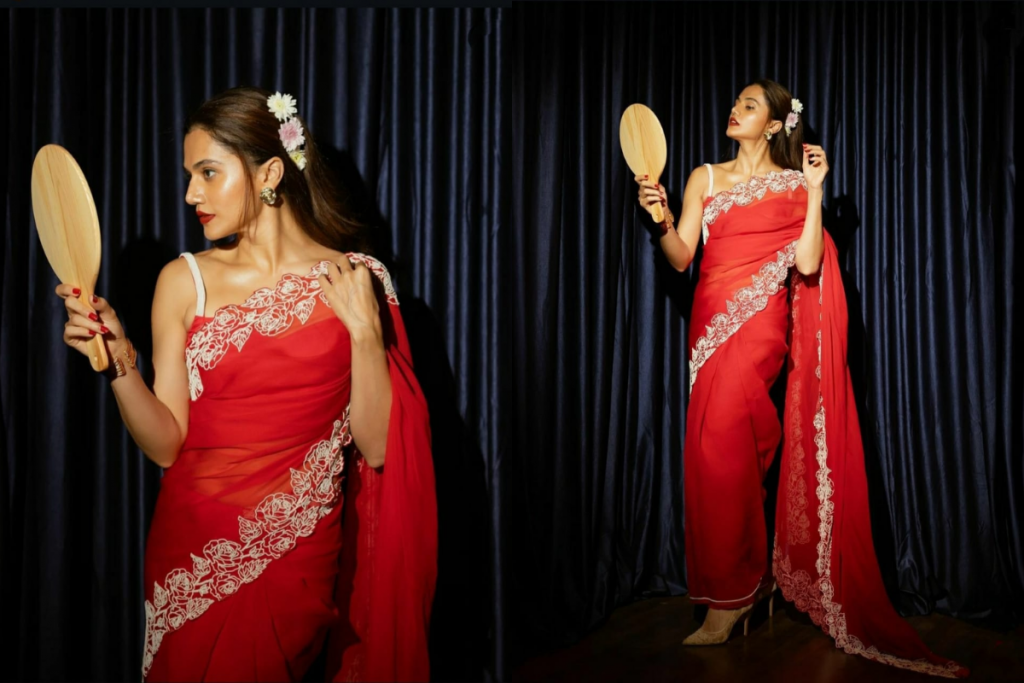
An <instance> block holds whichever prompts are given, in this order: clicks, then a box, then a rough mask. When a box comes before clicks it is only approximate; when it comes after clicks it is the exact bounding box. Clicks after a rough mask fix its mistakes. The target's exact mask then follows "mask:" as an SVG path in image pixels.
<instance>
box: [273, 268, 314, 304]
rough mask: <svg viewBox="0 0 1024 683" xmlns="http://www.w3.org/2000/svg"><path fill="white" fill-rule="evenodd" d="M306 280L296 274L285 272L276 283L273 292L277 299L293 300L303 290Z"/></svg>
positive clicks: (283, 300)
mask: <svg viewBox="0 0 1024 683" xmlns="http://www.w3.org/2000/svg"><path fill="white" fill-rule="evenodd" d="M305 290H306V281H305V280H303V279H302V278H301V277H299V276H298V275H293V274H291V273H287V274H286V275H285V276H284V277H283V278H281V281H280V282H278V283H277V287H276V288H275V289H274V294H275V295H276V296H277V300H278V301H282V302H289V301H295V300H296V299H298V298H299V296H301V295H302V294H303V292H305Z"/></svg>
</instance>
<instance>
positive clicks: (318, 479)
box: [143, 254, 437, 681]
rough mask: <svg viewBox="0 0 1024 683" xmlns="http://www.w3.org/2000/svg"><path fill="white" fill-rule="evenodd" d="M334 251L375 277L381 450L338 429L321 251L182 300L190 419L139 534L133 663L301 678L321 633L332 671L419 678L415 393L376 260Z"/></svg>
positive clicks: (167, 676)
mask: <svg viewBox="0 0 1024 683" xmlns="http://www.w3.org/2000/svg"><path fill="white" fill-rule="evenodd" d="M349 258H351V259H352V260H354V261H361V262H363V263H365V264H366V265H367V266H368V267H370V268H371V270H373V272H374V273H376V274H377V276H378V277H379V278H380V280H381V287H380V288H379V289H380V292H379V295H380V308H381V320H382V322H383V327H384V339H385V347H386V352H387V357H388V364H389V368H390V377H391V386H392V407H391V413H390V422H389V428H388V441H387V452H386V461H385V465H384V467H383V468H382V469H381V470H380V471H378V470H374V469H373V468H370V467H369V466H367V465H366V464H365V461H364V460H363V459H362V457H361V456H360V455H359V454H358V452H357V451H356V450H355V448H354V444H353V442H352V439H351V436H350V432H349V422H348V403H349V395H350V379H351V360H352V357H351V347H350V342H349V337H348V333H347V331H346V330H345V327H344V325H342V323H341V321H340V320H338V318H337V316H336V315H335V314H334V313H333V312H332V311H331V310H330V308H329V307H328V306H327V303H326V299H325V298H324V296H323V293H322V292H321V291H320V288H319V284H318V282H317V280H316V277H317V275H319V274H321V273H324V272H326V268H327V265H328V262H321V263H320V264H318V265H317V266H315V267H314V268H313V269H312V271H311V272H310V273H309V274H307V275H306V276H298V275H286V276H285V277H284V278H282V279H281V281H280V282H279V283H278V284H277V286H276V287H275V288H274V289H273V290H271V289H261V290H259V291H257V292H255V293H254V294H253V295H252V296H251V297H249V299H248V300H247V301H246V302H245V303H244V304H242V305H239V306H234V305H233V306H225V307H223V308H220V309H218V310H217V311H216V312H215V313H214V315H213V316H212V317H208V318H204V317H197V318H196V319H195V321H194V322H193V324H192V327H191V329H190V330H189V331H188V335H187V339H186V358H185V361H186V364H187V367H188V370H189V389H190V393H191V398H192V403H191V409H190V413H189V432H188V436H187V439H186V441H185V444H184V445H183V447H182V450H181V453H180V455H179V457H178V460H177V461H176V462H175V464H174V465H173V466H172V467H170V468H169V469H168V470H167V471H166V472H165V474H164V477H163V480H162V483H161V491H160V495H159V497H158V499H157V507H156V512H155V515H154V518H153V523H152V526H151V528H150V533H149V539H148V543H147V548H146V563H145V579H146V586H147V591H146V605H145V606H146V642H145V650H144V653H143V676H144V678H145V679H146V680H149V681H158V680H179V681H185V680H187V681H213V680H225V681H226V680H232V681H239V680H245V681H284V680H298V679H299V678H301V677H302V676H303V674H304V673H305V672H306V670H307V669H308V667H309V665H310V664H311V663H312V661H313V659H315V657H316V656H317V655H318V654H319V652H320V650H321V648H322V647H323V645H324V644H325V643H326V644H327V645H328V647H329V648H331V649H330V650H329V653H328V654H329V658H328V659H329V666H328V678H329V679H331V680H354V681H358V680H375V681H376V680H428V679H429V675H430V674H429V660H428V657H427V625H428V623H429V617H430V606H431V602H432V600H433V592H434V583H435V579H436V572H437V510H436V500H435V493H434V475H433V465H432V460H431V455H430V431H429V420H428V414H427V406H426V402H425V400H424V398H423V394H422V392H421V391H420V388H419V385H418V383H417V381H416V379H415V377H414V376H413V373H412V362H411V354H410V352H409V345H408V340H407V338H406V334H405V329H404V327H403V324H402V318H401V315H400V313H399V309H398V301H397V298H396V297H395V293H394V290H393V288H392V286H391V281H390V278H389V276H388V274H387V271H386V270H385V269H384V267H383V266H382V265H381V264H380V263H379V262H377V261H375V260H373V259H371V258H369V257H366V256H363V255H359V254H350V255H349ZM343 478H347V480H348V481H347V484H346V493H347V495H346V496H344V497H343V496H342V480H343ZM343 498H344V500H343Z"/></svg>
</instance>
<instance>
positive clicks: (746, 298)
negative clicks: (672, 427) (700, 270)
mask: <svg viewBox="0 0 1024 683" xmlns="http://www.w3.org/2000/svg"><path fill="white" fill-rule="evenodd" d="M795 260H796V241H793V242H792V243H790V244H789V245H788V246H787V247H786V248H785V249H783V250H782V251H780V252H778V254H777V256H776V259H775V260H774V261H769V262H768V263H766V264H764V265H763V266H761V270H760V271H758V272H757V274H755V275H753V276H751V278H752V279H753V284H751V285H750V286H749V287H743V288H742V289H739V290H737V292H736V295H735V297H734V298H733V299H732V300H731V301H726V302H725V310H726V312H725V313H716V314H715V315H713V316H712V317H711V321H710V324H709V325H707V326H706V327H707V333H706V334H705V335H704V336H702V337H700V338H699V339H698V340H697V342H696V344H694V346H693V349H692V351H691V352H690V393H693V384H694V382H696V381H697V373H698V372H699V371H700V369H701V368H702V367H703V366H704V363H706V362H707V360H708V358H710V357H711V354H713V353H714V352H715V349H717V348H718V347H719V346H721V345H722V344H724V343H725V341H726V340H727V339H728V338H729V337H731V336H732V335H734V334H735V333H736V331H737V330H738V329H740V327H742V326H743V323H745V322H747V321H748V320H750V319H751V318H753V317H754V316H755V315H756V314H757V313H758V312H760V311H763V310H764V309H765V307H766V306H767V305H768V299H769V297H771V296H772V295H773V294H775V293H776V292H778V291H779V288H780V287H782V284H783V283H784V282H785V281H786V276H787V275H788V274H789V269H790V268H791V267H792V266H793V263H794V262H795Z"/></svg>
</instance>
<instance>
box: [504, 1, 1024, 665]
mask: <svg viewBox="0 0 1024 683" xmlns="http://www.w3.org/2000/svg"><path fill="white" fill-rule="evenodd" d="M517 9H518V11H517V14H516V17H515V25H516V36H515V41H514V42H515V50H516V69H515V74H514V78H515V96H514V97H513V102H514V104H515V109H514V112H515V115H514V119H513V122H514V125H513V127H512V135H513V136H514V140H513V155H514V156H513V162H512V166H513V168H514V169H516V170H515V172H514V173H513V175H512V182H513V190H512V191H513V201H512V217H513V231H512V232H513V234H512V236H511V237H510V238H509V239H510V244H509V245H508V247H507V252H506V258H508V259H509V260H510V261H511V263H512V265H511V267H512V268H513V270H514V271H515V272H516V273H517V274H518V276H517V277H516V278H515V279H514V280H512V281H507V282H505V283H504V286H505V287H507V288H508V289H510V290H511V292H509V294H508V301H509V305H510V306H514V307H515V308H514V314H513V315H512V319H513V320H514V322H515V324H514V325H509V327H508V329H509V332H510V334H512V335H514V344H515V349H514V351H515V354H516V355H515V359H516V361H515V363H514V364H513V366H514V367H515V368H516V369H517V370H518V371H519V372H518V374H517V375H516V376H515V380H516V381H514V382H511V383H510V386H511V388H512V389H513V390H514V392H515V394H514V399H513V400H514V403H513V404H512V407H513V409H512V411H511V412H510V413H509V415H508V419H509V421H510V425H509V431H508V433H509V434H510V439H511V443H510V444H509V445H508V446H507V447H506V450H507V451H508V452H510V453H514V454H515V456H516V459H515V461H514V462H510V461H509V460H510V459H506V467H505V470H504V473H503V476H502V478H501V483H502V486H501V491H502V495H503V500H502V501H501V509H502V510H503V511H504V515H505V516H504V520H505V524H504V526H503V531H504V539H505V541H504V554H503V558H504V559H505V560H506V562H505V564H504V565H503V567H502V569H503V571H504V572H505V573H506V575H507V576H508V577H509V578H508V585H509V592H510V594H514V595H516V596H517V599H516V600H515V601H514V602H513V603H511V604H510V607H509V609H510V610H513V611H512V612H511V613H510V614H508V615H507V623H510V624H516V627H515V628H514V629H511V630H512V631H513V636H514V637H513V639H512V640H510V641H509V643H511V645H512V647H513V648H514V650H509V651H508V655H509V657H512V656H513V652H515V653H521V654H525V653H527V652H530V651H532V650H533V649H534V648H536V647H541V646H557V645H561V644H564V643H567V642H570V641H572V640H574V639H576V638H578V637H580V636H581V635H582V634H584V633H585V632H586V631H588V630H589V629H591V628H593V627H594V626H595V625H597V624H598V623H600V622H601V620H602V619H604V618H605V617H606V616H607V615H608V614H609V612H610V611H611V610H612V609H613V608H614V607H615V606H617V605H620V604H622V603H624V602H626V601H629V600H630V599H633V598H636V597H638V596H641V595H643V594H645V593H647V592H668V593H672V594H679V593H683V592H685V591H686V577H685V557H684V550H683V538H684V533H685V529H684V526H685V524H684V522H685V520H684V519H683V504H682V482H683V476H685V473H684V472H682V456H681V454H682V443H683V441H684V429H685V415H686V408H687V390H686V387H687V358H688V348H687V320H688V317H689V313H690V306H691V301H692V294H693V288H694V286H695V282H696V277H697V268H696V267H692V268H691V269H690V270H689V271H688V272H685V273H681V274H680V273H676V272H675V271H674V270H672V269H671V268H670V267H669V266H668V265H667V263H666V261H665V259H664V257H663V256H662V255H661V253H660V250H659V249H658V247H657V243H656V241H655V239H654V237H653V236H652V226H651V224H650V222H649V221H647V220H646V219H645V217H644V215H642V213H643V212H641V211H639V210H638V207H637V200H636V185H635V184H634V182H633V179H632V173H631V172H630V171H629V169H628V168H627V166H626V164H625V163H624V161H623V160H622V156H621V152H620V149H619V145H618V126H619V117H620V115H621V113H622V111H623V110H624V109H625V107H626V106H628V105H629V104H631V103H634V102H642V103H645V104H647V105H648V106H650V107H652V108H653V110H654V111H655V113H656V114H657V115H658V116H659V117H660V119H661V122H662V124H663V126H664V128H665V133H666V136H667V139H668V143H669V161H668V167H667V168H666V170H665V174H664V175H663V176H662V182H663V183H664V184H665V186H666V187H667V188H668V189H669V194H670V197H671V198H672V202H673V203H675V205H676V206H678V202H679V201H680V198H681V195H682V189H683V187H682V186H683V183H684V182H685V180H686V178H687V177H688V175H689V173H690V171H691V170H692V169H694V168H695V167H697V166H699V165H700V164H702V163H704V162H717V161H724V160H726V159H729V158H732V156H733V155H734V154H735V148H734V147H733V146H732V143H731V141H729V140H728V138H726V136H725V128H726V123H727V119H728V116H729V111H730V107H731V106H732V102H733V100H734V98H735V97H736V95H737V93H739V91H740V90H741V89H742V88H743V86H744V85H746V84H747V83H749V82H750V81H752V80H754V79H756V78H758V77H761V76H766V77H768V78H772V79H775V80H777V81H779V82H781V83H783V84H784V85H786V86H787V87H789V88H790V90H791V91H792V92H793V93H794V96H795V97H797V98H799V99H800V100H802V101H803V103H804V114H803V116H804V121H805V124H807V125H809V127H810V129H811V130H810V138H811V141H813V142H817V143H820V144H822V145H823V146H824V147H825V149H826V150H827V152H828V154H829V158H830V166H831V168H832V171H831V173H830V174H829V177H828V179H827V181H826V186H825V192H826V201H825V204H826V217H825V225H826V226H827V227H828V229H829V230H830V231H831V232H832V233H833V235H834V236H835V238H836V240H837V242H838V243H839V246H840V248H841V250H842V263H843V264H844V266H845V268H846V273H845V276H846V277H845V279H846V291H847V295H848V297H849V307H850V312H851V332H850V363H851V366H852V369H853V373H854V376H855V384H856V393H857V395H858V398H859V399H860V404H861V405H860V411H861V412H860V415H861V424H862V428H863V433H864V437H865V441H866V444H867V446H868V454H867V461H868V462H867V469H868V474H869V482H870V485H871V494H872V496H871V506H872V518H873V525H874V528H875V538H876V546H877V552H878V555H879V557H880V564H881V565H882V568H883V571H884V574H885V576H886V578H887V581H888V584H889V586H888V587H889V588H890V594H891V597H892V599H893V601H894V603H895V604H896V605H897V607H898V608H899V609H900V610H901V611H902V612H903V613H904V614H920V613H923V612H927V611H929V610H937V611H940V612H944V613H947V614H952V615H954V616H957V617H962V618H966V619H976V620H986V621H987V623H991V624H993V625H996V626H1000V627H1005V626H1006V625H1008V624H1012V623H1015V622H1017V621H1018V620H1019V619H1020V615H1021V613H1022V611H1024V548H1022V545H1021V526H1022V523H1024V473H1022V454H1024V449H1022V438H1021V437H1022V427H1021V424H1022V423H1021V414H1022V413H1021V411H1022V399H1024V396H1022V387H1024V383H1022V377H1021V362H1020V360H1019V357H1018V356H1015V355H1014V353H1013V350H1014V348H1016V347H1018V346H1019V342H1020V341H1021V340H1020V338H1019V335H1018V334H1017V333H1016V331H1015V330H1014V326H1013V322H1014V317H1015V313H1019V307H1015V298H1014V294H1015V284H1016V282H1017V278H1018V276H1017V273H1018V270H1019V269H1017V268H1016V267H1015V265H1016V263H1018V262H1019V260H1018V259H1019V256H1020V247H1019V241H1017V240H1015V235H1014V227H1015V219H1016V215H1015V203H1016V198H1017V196H1019V189H1018V187H1019V185H1017V184H1016V183H1015V175H1014V174H1015V158H1016V159H1020V158H1021V156H1020V154H1019V144H1020V143H1019V142H1018V140H1017V138H1019V136H1017V135H1016V134H1015V130H1014V127H1015V121H1016V115H1017V112H1019V106H1020V105H1021V103H1022V100H1021V95H1022V94H1024V91H1022V89H1021V86H1020V72H1021V47H1020V45H1021V32H1022V29H1024V14H1022V7H1021V4H1020V3H990V4H980V3H952V2H950V3H888V2H887V3H870V4H868V3H791V4H789V3H768V2H766V3H751V4H745V3H717V2H716V3H713V4H711V3H652V4H647V3H629V4H604V3H595V4H582V5H581V4H565V5H547V6H537V5H533V4H525V5H523V6H521V7H519V8H517ZM1015 193H1016V194H1015ZM1017 317H1019V316H1017ZM776 476H777V473H776ZM770 503H772V504H773V503H774V500H770ZM722 504H723V505H728V504H729V501H728V500H723V501H722ZM769 509H770V510H771V508H769ZM515 636H521V637H515Z"/></svg>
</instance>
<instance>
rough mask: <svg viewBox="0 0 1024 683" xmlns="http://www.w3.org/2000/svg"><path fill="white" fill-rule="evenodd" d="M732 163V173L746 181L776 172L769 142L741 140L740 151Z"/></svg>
mask: <svg viewBox="0 0 1024 683" xmlns="http://www.w3.org/2000/svg"><path fill="white" fill-rule="evenodd" d="M732 163H733V166H732V172H733V173H739V174H740V175H742V176H743V177H744V178H745V179H746V180H750V179H751V178H753V177H754V176H755V175H764V174H766V173H768V172H769V171H773V170H775V162H773V161H772V155H771V154H770V153H769V151H768V141H767V140H741V141H740V151H739V152H738V153H737V154H736V158H735V159H733V162H732Z"/></svg>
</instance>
